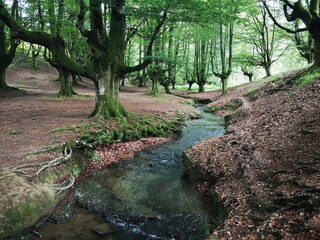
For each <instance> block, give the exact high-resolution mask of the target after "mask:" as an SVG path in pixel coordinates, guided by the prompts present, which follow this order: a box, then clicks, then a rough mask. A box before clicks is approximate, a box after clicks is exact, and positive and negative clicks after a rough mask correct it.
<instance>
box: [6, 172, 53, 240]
mask: <svg viewBox="0 0 320 240" xmlns="http://www.w3.org/2000/svg"><path fill="white" fill-rule="evenodd" d="M0 188H1V193H2V194H1V198H0V207H1V209H2V212H1V214H0V239H2V238H7V237H13V238H14V237H16V236H18V235H19V234H20V233H21V232H22V231H23V230H25V229H27V228H29V227H31V226H33V225H34V224H36V223H37V222H38V221H39V220H40V219H42V218H44V217H48V216H49V215H50V213H51V212H52V211H53V209H54V207H55V205H56V203H57V197H56V194H55V191H54V190H52V189H51V188H49V187H48V186H47V185H44V184H33V183H31V182H28V181H26V179H24V178H22V177H19V176H17V175H12V176H11V177H6V178H4V179H2V180H1V181H0ZM8 206H10V207H8Z"/></svg>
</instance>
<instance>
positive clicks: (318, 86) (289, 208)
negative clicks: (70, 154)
mask: <svg viewBox="0 0 320 240" xmlns="http://www.w3.org/2000/svg"><path fill="white" fill-rule="evenodd" d="M295 74H297V73H295V72H294V73H291V74H289V75H283V76H282V77H281V78H280V80H278V81H269V82H268V81H257V82H253V83H250V84H245V85H241V86H239V87H235V88H231V89H230V91H229V94H227V95H226V96H224V97H220V92H219V91H212V92H206V93H199V94H192V95H190V94H187V93H185V92H183V93H180V92H175V91H174V93H175V94H179V95H182V96H184V97H191V98H195V99H198V100H202V101H212V103H210V104H208V105H207V108H208V109H209V110H210V109H211V110H212V109H217V107H220V106H227V107H225V108H219V109H220V111H218V112H217V113H218V114H221V115H228V114H233V113H234V111H233V110H234V109H235V108H237V110H236V111H235V114H234V115H233V117H232V119H231V120H230V122H229V124H230V126H229V128H228V131H227V133H226V135H225V136H224V137H220V138H215V139H208V140H206V141H204V142H202V143H200V144H198V145H196V146H194V147H193V148H191V149H189V150H188V154H189V155H190V158H191V159H192V160H193V163H194V164H195V165H197V166H201V168H202V174H208V173H209V174H210V175H212V176H214V177H215V178H216V184H215V185H214V187H213V188H214V190H215V191H216V192H217V193H218V194H219V196H220V198H221V200H222V201H223V203H224V204H225V205H226V207H227V209H228V211H229V215H228V217H227V219H226V221H225V222H224V223H223V224H222V225H221V226H220V227H219V228H218V229H217V230H216V231H215V232H214V237H215V238H217V239H320V212H319V210H320V204H319V203H320V194H319V193H320V189H319V186H320V175H319V172H320V165H319V162H320V161H319V156H320V148H319V146H320V80H317V81H315V82H314V83H312V84H310V85H307V86H304V87H299V86H298V85H295V84H288V82H289V81H290V79H291V78H292V77H294V76H295ZM56 78H57V73H56V72H55V71H53V70H51V68H48V69H45V71H43V70H42V71H30V70H19V71H16V70H13V69H12V70H10V71H9V72H8V76H7V82H8V84H9V85H11V86H15V87H17V88H19V89H21V90H23V91H18V92H10V93H3V92H0V102H1V104H0V139H1V141H0V168H1V169H3V168H8V169H10V168H12V167H15V166H18V165H21V164H27V163H33V162H35V161H47V160H48V159H52V158H55V157H56V155H55V154H54V153H52V152H51V153H49V152H48V151H47V150H48V149H50V147H52V146H57V145H58V146H61V145H62V144H63V143H64V142H66V141H69V140H73V139H75V137H76V136H75V133H74V132H73V131H69V130H68V128H69V127H70V126H80V125H88V124H90V123H91V120H90V119H89V118H87V116H88V114H89V113H90V112H91V111H92V110H93V107H94V92H93V89H92V86H91V87H90V83H87V85H88V86H89V87H87V88H75V91H76V92H77V93H78V94H79V95H78V96H75V97H72V98H57V97H56V94H57V92H58V89H59V83H58V82H56V81H54V79H56ZM258 90H259V91H258ZM148 92H149V90H148V89H141V88H135V87H123V88H122V91H121V92H120V97H121V101H122V103H123V105H124V106H125V108H126V109H127V110H128V111H130V112H133V113H137V114H156V115H160V116H162V117H165V118H168V119H173V118H174V117H176V116H177V111H178V112H180V113H181V114H184V115H189V116H195V115H197V114H198V112H197V110H195V108H194V107H193V106H192V105H190V104H188V101H187V100H185V99H183V98H180V97H176V96H168V95H166V96H165V97H156V98H155V97H151V96H150V95H148ZM167 97H168V98H167ZM66 126H67V128H66ZM64 128H66V129H65V130H63V131H60V130H61V129H64ZM59 129H60V130H59ZM57 130H59V131H57ZM163 141H167V140H165V139H163V138H155V139H154V140H148V141H147V140H142V141H137V142H136V143H135V144H131V143H129V144H128V143H125V144H124V145H119V146H120V147H117V148H115V149H113V150H114V151H118V153H119V152H120V153H121V154H122V156H121V157H120V158H119V160H123V159H124V158H125V157H126V156H127V158H130V157H131V156H132V153H135V152H137V151H139V150H141V149H143V148H145V147H150V146H154V145H156V144H158V143H161V142H163ZM121 146H122V147H121ZM48 147H49V148H48ZM130 148H132V151H131V150H130ZM113 150H112V151H113ZM124 150H125V151H124ZM39 153H41V154H39ZM111 155H112V154H111ZM115 155H117V154H115ZM118 155H119V154H118ZM123 155H126V156H123ZM115 161H117V160H115ZM0 172H1V171H0ZM0 182H1V181H0ZM2 182H5V181H2ZM205 186H207V185H206V184H205V183H204V184H203V185H202V186H199V187H202V189H203V188H204V187H205ZM0 189H3V186H0ZM208 189H209V188H208ZM2 192H3V191H2ZM2 197H4V196H2ZM2 199H3V198H2ZM0 204H1V203H0ZM0 218H1V214H0ZM0 230H1V229H0Z"/></svg>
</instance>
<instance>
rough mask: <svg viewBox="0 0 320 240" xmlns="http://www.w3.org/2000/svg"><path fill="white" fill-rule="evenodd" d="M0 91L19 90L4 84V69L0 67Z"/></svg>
mask: <svg viewBox="0 0 320 240" xmlns="http://www.w3.org/2000/svg"><path fill="white" fill-rule="evenodd" d="M0 90H3V91H5V92H10V91H16V90H19V89H18V88H15V87H10V86H9V85H8V84H7V82H6V67H1V66H0Z"/></svg>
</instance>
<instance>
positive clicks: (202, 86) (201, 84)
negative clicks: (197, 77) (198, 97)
mask: <svg viewBox="0 0 320 240" xmlns="http://www.w3.org/2000/svg"><path fill="white" fill-rule="evenodd" d="M198 85H199V90H198V92H204V83H203V82H202V81H201V82H199V84H198Z"/></svg>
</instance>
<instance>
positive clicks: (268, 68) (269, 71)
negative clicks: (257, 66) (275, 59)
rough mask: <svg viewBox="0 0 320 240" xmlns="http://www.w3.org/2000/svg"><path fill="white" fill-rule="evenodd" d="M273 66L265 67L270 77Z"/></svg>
mask: <svg viewBox="0 0 320 240" xmlns="http://www.w3.org/2000/svg"><path fill="white" fill-rule="evenodd" d="M270 68H271V67H270V66H266V67H265V68H264V69H265V70H266V75H267V77H270V76H271V69H270Z"/></svg>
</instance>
